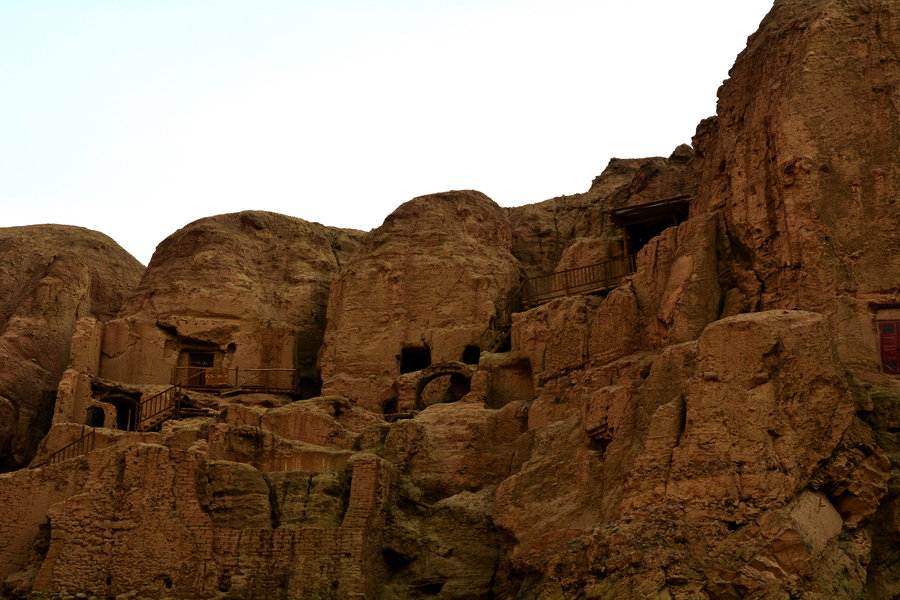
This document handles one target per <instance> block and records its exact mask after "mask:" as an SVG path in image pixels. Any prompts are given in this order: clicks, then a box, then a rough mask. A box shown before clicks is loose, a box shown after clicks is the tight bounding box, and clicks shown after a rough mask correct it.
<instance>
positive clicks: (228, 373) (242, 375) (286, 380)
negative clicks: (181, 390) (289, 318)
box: [174, 367, 299, 392]
mask: <svg viewBox="0 0 900 600" xmlns="http://www.w3.org/2000/svg"><path fill="white" fill-rule="evenodd" d="M174 381H177V382H179V384H178V385H181V386H182V387H186V388H189V389H198V390H204V389H212V390H221V389H229V388H242V389H247V390H252V391H259V392H295V391H297V390H298V389H299V381H298V371H297V370H296V369H242V368H240V367H234V368H231V369H223V368H218V367H175V374H174Z"/></svg>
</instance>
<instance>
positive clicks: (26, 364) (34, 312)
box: [0, 225, 144, 471]
mask: <svg viewBox="0 0 900 600" xmlns="http://www.w3.org/2000/svg"><path fill="white" fill-rule="evenodd" d="M143 270H144V267H143V266H142V265H141V264H140V263H139V262H138V261H137V260H136V259H135V258H134V257H132V256H131V255H130V254H128V253H127V252H126V251H125V250H123V249H122V248H121V247H120V246H119V245H118V244H116V243H115V242H114V241H113V240H111V239H110V238H108V237H107V236H105V235H103V234H101V233H97V232H96V231H89V230H87V229H82V228H81V227H69V226H62V225H34V226H30V227H5V228H2V229H0V471H8V470H11V469H16V468H19V467H22V466H25V465H27V464H28V463H29V461H31V459H32V458H33V457H34V453H35V449H36V448H37V444H38V442H39V441H40V440H41V438H42V437H43V436H44V435H45V434H46V433H47V430H48V429H49V427H50V418H51V416H52V413H53V405H54V398H55V395H56V387H57V385H58V384H59V380H60V377H61V376H62V372H63V370H64V369H65V367H66V363H67V362H68V360H69V344H70V341H71V338H72V334H73V332H74V330H75V322H76V321H77V319H78V318H79V317H83V316H91V317H94V318H96V319H98V320H100V321H107V320H109V319H111V318H112V317H114V316H115V315H116V313H117V312H118V311H119V308H120V307H121V305H122V301H123V300H124V298H125V296H126V295H128V294H130V293H131V291H132V290H133V289H134V288H135V286H136V285H137V283H138V281H139V279H140V277H141V273H142V272H143Z"/></svg>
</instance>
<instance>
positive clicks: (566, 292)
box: [522, 256, 635, 308]
mask: <svg viewBox="0 0 900 600" xmlns="http://www.w3.org/2000/svg"><path fill="white" fill-rule="evenodd" d="M634 268H635V263H634V256H620V257H617V258H614V259H612V260H607V261H604V262H599V263H595V264H593V265H587V266H585V267H577V268H574V269H566V270H565V271H559V272H557V273H551V274H550V275H542V276H540V277H532V278H530V279H529V280H528V281H526V282H525V287H524V290H523V294H522V303H523V304H524V305H525V307H526V308H533V307H535V306H538V305H539V304H543V303H544V302H549V301H550V300H553V299H554V298H561V297H563V296H571V295H573V294H594V293H597V292H602V291H605V290H609V289H612V288H614V287H617V286H618V285H620V284H621V283H622V281H623V280H624V279H625V277H627V276H628V275H631V274H632V273H634Z"/></svg>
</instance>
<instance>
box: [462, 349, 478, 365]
mask: <svg viewBox="0 0 900 600" xmlns="http://www.w3.org/2000/svg"><path fill="white" fill-rule="evenodd" d="M480 359H481V348H479V347H478V346H475V345H473V344H469V345H468V346H466V347H465V348H463V353H462V357H461V359H460V360H461V361H462V362H464V363H466V364H467V365H477V364H478V361H479V360H480Z"/></svg>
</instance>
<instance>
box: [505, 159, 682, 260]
mask: <svg viewBox="0 0 900 600" xmlns="http://www.w3.org/2000/svg"><path fill="white" fill-rule="evenodd" d="M692 155H693V150H692V149H691V148H690V147H689V146H686V145H683V146H679V147H678V148H677V149H676V150H675V152H673V153H672V155H671V156H670V157H669V158H668V159H666V158H661V157H654V158H644V159H621V158H614V159H612V160H610V161H609V164H608V165H607V166H606V168H605V169H604V170H603V173H601V174H600V175H598V176H597V177H596V178H595V179H594V181H593V182H592V183H591V188H590V189H589V190H588V191H587V192H585V193H583V194H574V195H571V196H560V197H558V198H552V199H550V200H546V201H544V202H539V203H537V204H528V205H525V206H517V207H514V208H509V209H507V210H508V212H509V220H510V223H511V226H512V251H513V254H514V255H515V256H516V258H518V259H519V260H520V261H522V264H523V265H524V266H525V269H526V271H527V273H528V275H529V276H530V277H537V276H539V275H546V274H549V273H553V272H554V271H561V270H565V269H570V268H573V267H580V266H584V265H589V264H592V263H597V262H601V261H604V260H607V259H609V258H612V257H615V256H619V255H621V254H622V253H623V251H624V247H623V243H622V233H621V230H619V228H617V227H615V226H614V225H613V224H612V222H611V221H610V217H609V213H608V212H607V211H608V210H609V209H611V208H619V207H621V206H625V205H631V204H640V203H642V202H650V201H653V200H659V199H661V198H670V197H673V196H677V195H680V194H685V193H689V192H690V190H691V185H692V184H691V182H690V180H688V179H686V177H685V175H686V173H687V170H688V169H687V165H688V160H689V159H690V158H691V156H692Z"/></svg>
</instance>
